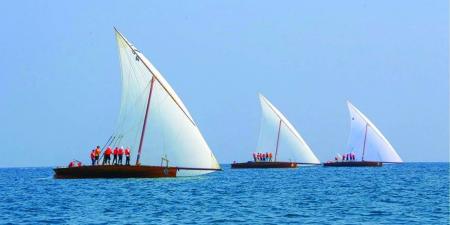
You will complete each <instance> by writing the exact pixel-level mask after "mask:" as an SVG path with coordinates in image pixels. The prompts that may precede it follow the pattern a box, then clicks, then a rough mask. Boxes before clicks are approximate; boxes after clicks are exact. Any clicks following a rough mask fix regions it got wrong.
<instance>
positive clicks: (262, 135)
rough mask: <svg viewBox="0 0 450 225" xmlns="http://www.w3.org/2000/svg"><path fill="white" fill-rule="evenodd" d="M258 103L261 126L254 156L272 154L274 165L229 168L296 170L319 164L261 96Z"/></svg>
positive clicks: (262, 163)
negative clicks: (302, 165) (268, 152)
mask: <svg viewBox="0 0 450 225" xmlns="http://www.w3.org/2000/svg"><path fill="white" fill-rule="evenodd" d="M259 100H260V103H261V111H262V116H261V125H260V132H259V140H258V147H257V150H256V151H257V152H262V153H265V152H267V151H270V152H274V153H275V154H274V158H273V161H269V162H268V161H267V160H266V161H258V160H256V161H255V160H254V161H248V162H242V163H233V164H231V168H232V169H256V168H296V167H297V165H299V164H309V165H316V164H320V161H319V159H317V157H316V156H315V155H314V153H313V152H312V150H311V148H310V147H309V146H308V144H306V142H305V141H304V140H303V138H302V137H301V136H300V134H299V133H298V132H297V130H296V129H295V128H294V126H293V125H292V124H291V123H290V122H289V121H288V120H287V119H286V117H285V116H284V115H283V114H282V113H281V112H280V111H279V110H278V109H277V108H275V106H274V105H272V103H270V101H269V100H268V99H267V98H266V97H264V96H263V95H261V94H260V95H259Z"/></svg>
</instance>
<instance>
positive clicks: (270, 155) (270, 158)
mask: <svg viewBox="0 0 450 225" xmlns="http://www.w3.org/2000/svg"><path fill="white" fill-rule="evenodd" d="M269 161H270V162H272V152H269Z"/></svg>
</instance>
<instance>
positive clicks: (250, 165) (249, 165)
mask: <svg viewBox="0 0 450 225" xmlns="http://www.w3.org/2000/svg"><path fill="white" fill-rule="evenodd" d="M270 168H297V163H293V162H244V163H233V164H231V169H270Z"/></svg>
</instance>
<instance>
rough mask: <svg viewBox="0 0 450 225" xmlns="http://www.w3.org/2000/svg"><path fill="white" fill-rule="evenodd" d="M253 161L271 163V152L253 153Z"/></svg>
mask: <svg viewBox="0 0 450 225" xmlns="http://www.w3.org/2000/svg"><path fill="white" fill-rule="evenodd" d="M253 160H254V161H255V162H272V152H266V153H255V152H253Z"/></svg>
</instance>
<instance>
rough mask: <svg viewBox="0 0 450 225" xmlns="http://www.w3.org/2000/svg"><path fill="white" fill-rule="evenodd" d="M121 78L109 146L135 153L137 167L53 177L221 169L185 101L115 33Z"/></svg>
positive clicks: (76, 170)
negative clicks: (120, 88) (118, 106)
mask: <svg viewBox="0 0 450 225" xmlns="http://www.w3.org/2000/svg"><path fill="white" fill-rule="evenodd" d="M115 34H116V39H117V44H118V47H119V55H120V62H121V69H122V72H121V75H122V100H121V106H120V113H119V119H118V124H117V127H116V130H115V132H114V133H113V135H112V137H111V138H110V140H109V141H108V143H107V144H109V145H113V146H128V147H129V148H130V149H132V151H134V150H137V155H136V164H135V165H126V166H122V165H93V166H81V165H79V166H75V167H69V168H55V169H54V171H55V178H156V177H176V176H191V175H200V174H205V173H210V172H213V171H216V170H220V166H219V163H218V162H217V160H216V158H215V156H214V154H213V153H212V151H211V150H210V148H209V146H208V144H207V143H206V141H205V140H204V138H203V136H202V134H201V133H200V130H199V129H198V127H197V125H196V123H195V122H194V119H193V118H192V116H191V115H190V113H189V111H188V110H187V108H186V106H185V105H184V104H183V102H182V101H181V99H180V98H179V97H178V95H177V94H176V93H175V91H174V90H173V89H172V87H171V86H170V85H169V83H168V82H167V81H166V80H165V79H164V77H163V76H162V75H161V74H160V73H159V72H158V70H157V69H156V68H155V67H154V66H153V65H152V64H151V63H150V61H149V60H148V59H147V58H146V57H145V56H144V55H143V54H142V53H141V52H140V51H139V50H138V49H137V48H136V47H134V45H133V44H131V43H130V42H129V41H128V40H127V39H126V38H125V37H124V36H123V35H122V34H121V33H120V32H119V31H117V30H116V29H115Z"/></svg>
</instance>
